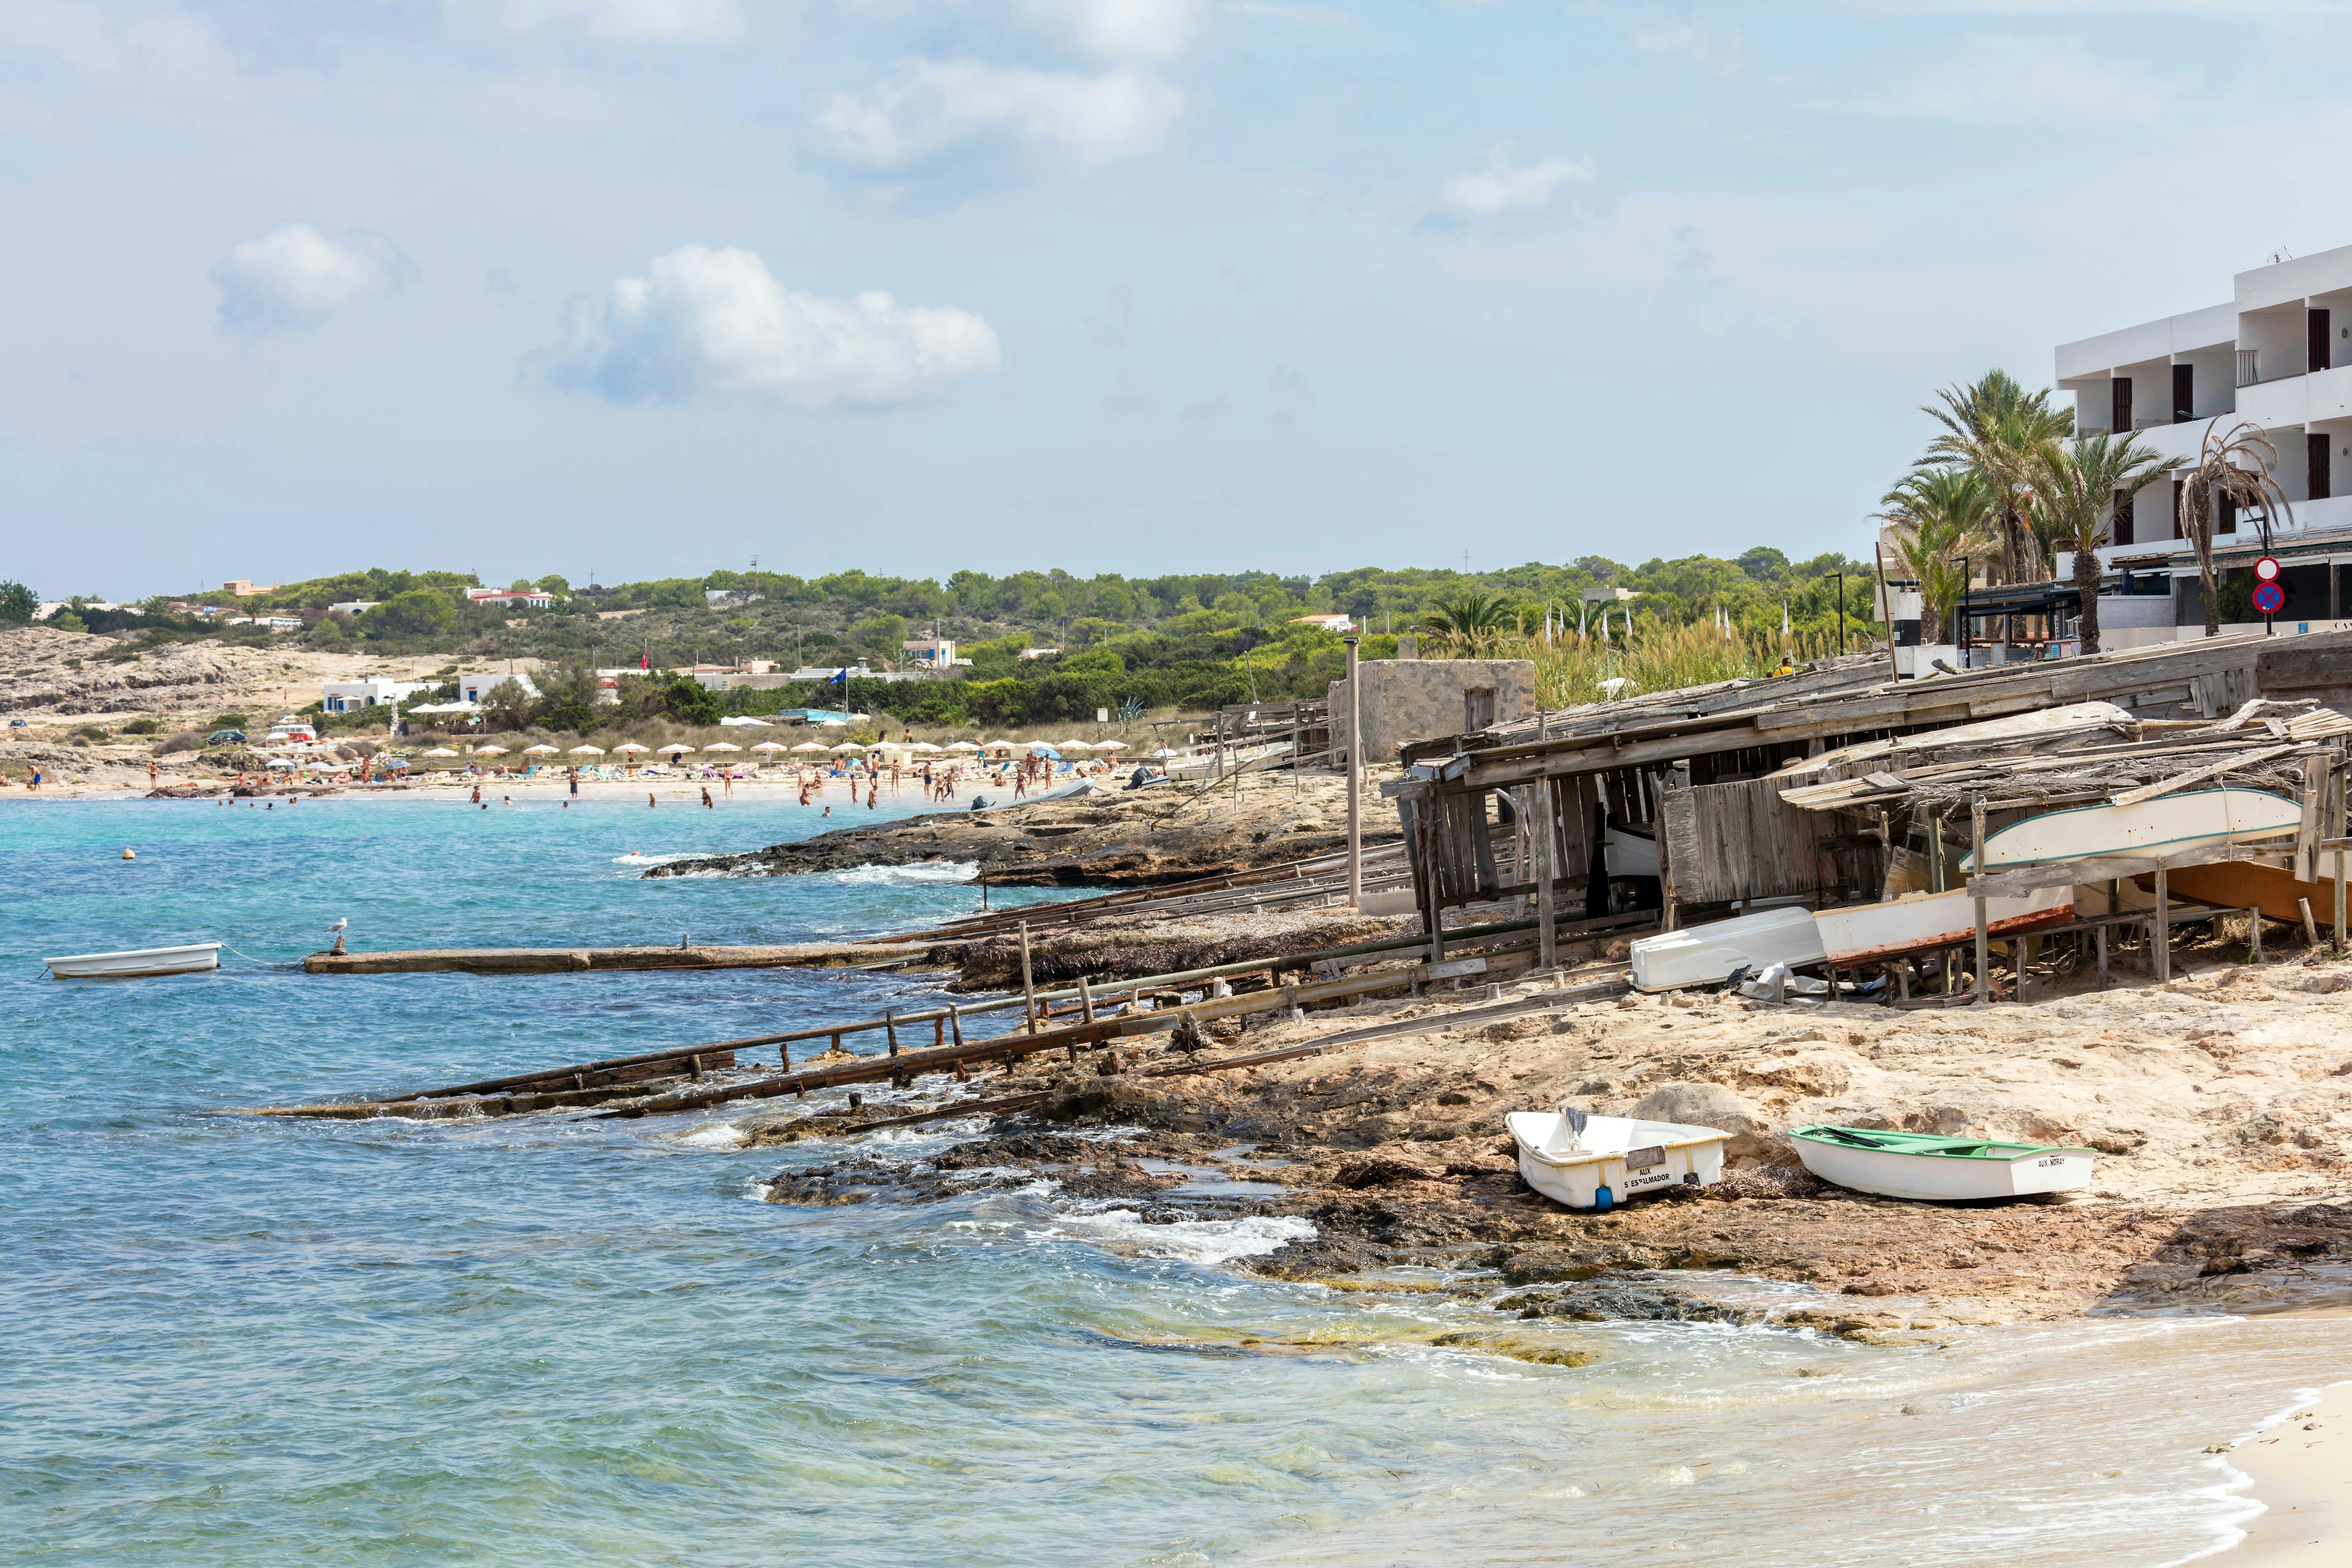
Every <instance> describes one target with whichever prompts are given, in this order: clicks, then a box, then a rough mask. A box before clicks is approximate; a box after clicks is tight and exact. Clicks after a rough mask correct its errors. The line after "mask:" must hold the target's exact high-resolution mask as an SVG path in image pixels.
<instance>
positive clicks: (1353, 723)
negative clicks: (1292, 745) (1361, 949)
mask: <svg viewBox="0 0 2352 1568" xmlns="http://www.w3.org/2000/svg"><path fill="white" fill-rule="evenodd" d="M1359 641H1360V639H1358V638H1355V637H1349V638H1347V639H1345V642H1346V643H1347V644H1348V906H1349V908H1351V909H1353V908H1356V907H1358V906H1360V904H1362V903H1363V900H1364V811H1363V803H1362V795H1363V778H1364V768H1363V751H1364V732H1363V723H1364V701H1363V693H1362V690H1361V688H1362V686H1363V679H1362V677H1363V666H1362V665H1361V664H1360V663H1359V662H1358V659H1357V647H1356V644H1357V643H1358V642H1359Z"/></svg>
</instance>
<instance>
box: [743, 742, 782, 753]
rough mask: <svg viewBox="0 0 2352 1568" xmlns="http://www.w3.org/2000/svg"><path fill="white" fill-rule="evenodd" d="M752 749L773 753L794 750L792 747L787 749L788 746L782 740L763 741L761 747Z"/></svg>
mask: <svg viewBox="0 0 2352 1568" xmlns="http://www.w3.org/2000/svg"><path fill="white" fill-rule="evenodd" d="M751 749H752V750H754V751H771V752H773V751H789V750H790V749H792V748H791V747H787V746H786V745H785V744H784V743H783V742H782V741H781V740H763V741H761V742H760V744H759V745H757V746H755V747H752V748H751Z"/></svg>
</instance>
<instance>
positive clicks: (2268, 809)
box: [1960, 789, 2303, 871]
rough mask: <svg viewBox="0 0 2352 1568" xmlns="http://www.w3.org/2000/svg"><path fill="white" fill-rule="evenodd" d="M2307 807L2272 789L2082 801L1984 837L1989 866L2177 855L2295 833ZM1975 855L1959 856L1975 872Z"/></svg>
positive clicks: (1962, 864)
mask: <svg viewBox="0 0 2352 1568" xmlns="http://www.w3.org/2000/svg"><path fill="white" fill-rule="evenodd" d="M2302 818H2303V808H2302V807H2301V806H2299V805H2297V804H2296V803H2295V802H2294V801H2293V800H2288V799H2287V798H2286V797H2285V796H2284V795H2273V794H2272V793H2271V792H2270V791H2269V790H2267V789H2189V790H2184V791H2182V792H2181V793H2180V794H2178V795H2159V796H2158V797H2157V798H2156V799H2155V800H2142V801H2139V802H2138V803H2137V804H2135V805H2130V806H2077V807H2074V808H2072V809H2070V810H2063V811H2044V812H2043V813H2042V815H2040V816H2038V817H2028V818H2026V819H2025V821H2021V822H2012V823H2011V824H2010V825H2009V826H2008V827H2006V828H2003V829H2002V830H2001V831H1999V832H1997V833H1993V834H1990V836H1988V837H1987V838H1986V840H1985V864H1986V865H1987V866H1989V867H1990V868H1991V869H1993V870H1995V871H1999V870H2000V869H2001V868H2002V867H2004V866H2025V865H2044V864H2047V863H2049V862H2053V861H2079V860H2096V859H2101V858H2104V857H2112V856H2122V855H2147V856H2156V855H2161V854H2177V853H2179V852H2181V851H2183V850H2192V849H2201V848H2203V847H2205V846H2207V845H2210V844H2239V843H2248V842H2252V841H2256V840H2260V839H2271V838H2278V837H2282V836H2284V835H2285V834H2289V833H2292V832H2294V831H2295V829H2296V827H2297V825H2298V824H2299V823H2300V822H2301V821H2302ZM1975 863H1976V856H1975V855H1974V854H1968V855H1963V856H1962V857H1960V868H1961V869H1962V870H1963V871H1968V870H1972V869H1973V868H1974V866H1975Z"/></svg>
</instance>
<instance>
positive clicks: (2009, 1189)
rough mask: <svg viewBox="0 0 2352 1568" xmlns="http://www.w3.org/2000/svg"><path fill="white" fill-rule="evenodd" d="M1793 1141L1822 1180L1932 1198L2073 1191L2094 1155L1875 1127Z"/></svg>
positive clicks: (1821, 1131) (2086, 1177)
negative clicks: (1900, 1131) (1899, 1131)
mask: <svg viewBox="0 0 2352 1568" xmlns="http://www.w3.org/2000/svg"><path fill="white" fill-rule="evenodd" d="M1789 1142H1790V1143H1791V1144H1793V1145H1796V1148H1797V1157H1798V1158H1799V1159H1801V1160H1803V1161H1804V1162H1805V1168H1806V1169H1807V1170H1809V1171H1811V1172H1812V1173H1813V1174H1814V1175H1815V1176H1819V1177H1821V1178H1822V1180H1823V1181H1826V1182H1833V1183H1835V1184H1836V1185H1837V1186H1843V1187H1849V1188H1852V1189H1853V1191H1855V1192H1874V1193H1876V1194H1878V1195H1879V1196H1880V1197H1910V1198H1921V1199H1925V1200H1927V1201H1928V1202H1931V1203H1959V1202H1965V1201H1967V1200H1969V1199H1972V1198H1990V1197H2028V1196H2030V1195H2032V1194H2034V1193H2043V1192H2072V1191H2074V1189H2075V1188H2077V1187H2084V1186H2090V1185H2091V1162H2092V1160H2093V1158H2094V1157H2095V1156H2094V1155H2093V1154H2092V1152H2091V1151H2090V1150H2089V1149H2078V1148H2071V1147H2063V1146H2059V1145H2049V1144H2011V1143H2003V1142H2001V1141H2000V1140H1999V1139H1996V1138H1945V1137H1937V1136H1934V1135H1932V1134H1927V1133H1897V1132H1891V1131H1886V1130H1882V1129H1880V1128H1877V1127H1831V1126H1823V1125H1814V1126H1808V1127H1799V1128H1797V1129H1796V1130H1795V1131H1793V1132H1791V1133H1790V1134H1789Z"/></svg>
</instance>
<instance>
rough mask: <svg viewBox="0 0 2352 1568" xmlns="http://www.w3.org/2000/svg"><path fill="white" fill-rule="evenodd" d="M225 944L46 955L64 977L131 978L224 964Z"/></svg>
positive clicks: (52, 969)
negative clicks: (222, 953) (56, 955)
mask: <svg viewBox="0 0 2352 1568" xmlns="http://www.w3.org/2000/svg"><path fill="white" fill-rule="evenodd" d="M220 950H221V945H220V944H219V943H217V942H196V943H192V944H190V945H188V946H182V947H139V948H133V949H131V950H130V951H128V952H122V953H72V954H68V955H66V956H62V957H57V958H44V959H42V960H41V962H42V963H44V964H47V966H48V967H49V973H50V974H51V975H52V976H53V977H56V978H58V979H60V980H128V979H132V978H135V977H140V976H145V975H193V974H195V973H197V972H198V971H200V970H205V969H217V968H219V967H220Z"/></svg>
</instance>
